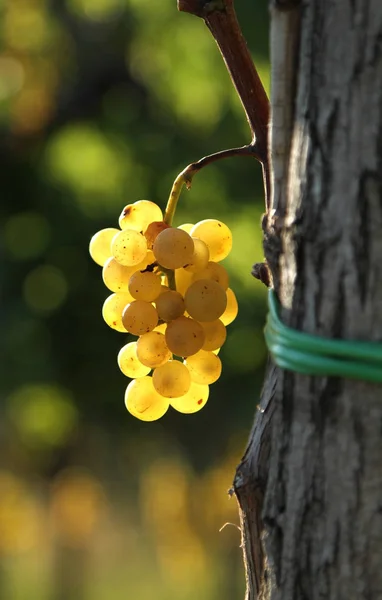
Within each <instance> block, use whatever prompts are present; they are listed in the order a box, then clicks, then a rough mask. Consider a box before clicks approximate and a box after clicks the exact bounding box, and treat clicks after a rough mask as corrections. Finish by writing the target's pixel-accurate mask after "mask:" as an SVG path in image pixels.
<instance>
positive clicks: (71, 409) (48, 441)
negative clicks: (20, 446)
mask: <svg viewBox="0 0 382 600" xmlns="http://www.w3.org/2000/svg"><path fill="white" fill-rule="evenodd" d="M8 409H9V414H10V418H11V420H12V421H13V423H14V425H15V427H16V429H17V430H18V433H19V435H20V437H21V439H22V440H23V441H24V443H26V444H27V445H29V446H33V447H41V446H42V447H45V446H61V445H62V444H65V442H66V441H67V440H68V438H69V436H70V435H71V434H72V432H73V430H74V428H75V426H76V423H77V417H78V415H77V410H76V407H75V406H74V404H73V401H72V399H71V397H70V395H69V393H68V392H67V391H66V390H64V389H62V388H60V387H58V386H55V385H49V384H27V385H25V386H22V387H20V388H18V389H17V390H16V391H15V392H13V394H11V395H10V396H9V398H8Z"/></svg>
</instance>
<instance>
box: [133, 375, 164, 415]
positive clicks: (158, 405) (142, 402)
mask: <svg viewBox="0 0 382 600" xmlns="http://www.w3.org/2000/svg"><path fill="white" fill-rule="evenodd" d="M125 405H126V408H127V410H128V411H129V412H130V413H131V414H132V415H133V416H134V417H136V418H137V419H140V420H141V421H156V420H157V419H160V418H161V417H163V415H164V414H165V413H166V412H167V410H168V407H169V401H168V400H167V398H164V397H163V396H161V395H160V394H158V392H157V391H156V389H155V388H154V385H153V381H152V378H151V377H147V376H146V377H140V378H139V379H133V381H130V383H129V385H128V386H127V388H126V392H125Z"/></svg>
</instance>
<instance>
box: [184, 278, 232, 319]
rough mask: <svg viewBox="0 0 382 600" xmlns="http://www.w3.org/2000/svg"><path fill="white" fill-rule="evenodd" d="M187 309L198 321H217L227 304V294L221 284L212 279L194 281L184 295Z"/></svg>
mask: <svg viewBox="0 0 382 600" xmlns="http://www.w3.org/2000/svg"><path fill="white" fill-rule="evenodd" d="M184 302H185V304H186V311H187V312H188V314H189V315H190V316H191V317H192V318H193V319H196V320H197V321H215V319H218V318H219V317H220V316H221V315H222V314H223V312H224V311H225V308H226V306H227V296H226V293H225V291H224V290H223V288H222V287H221V285H219V284H218V283H216V281H213V280H212V279H199V280H198V281H194V283H192V284H191V285H190V287H189V288H188V290H187V291H186V294H185V296H184Z"/></svg>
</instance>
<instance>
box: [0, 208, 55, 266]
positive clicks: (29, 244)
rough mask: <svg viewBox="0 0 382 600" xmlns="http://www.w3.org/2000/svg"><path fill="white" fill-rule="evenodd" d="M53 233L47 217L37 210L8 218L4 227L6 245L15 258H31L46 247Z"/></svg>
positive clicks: (38, 254) (39, 253)
mask: <svg viewBox="0 0 382 600" xmlns="http://www.w3.org/2000/svg"><path fill="white" fill-rule="evenodd" d="M50 235H51V228H50V225H49V223H48V221H47V219H46V218H45V217H44V216H42V215H40V214H39V213H37V212H32V211H30V212H22V213H19V214H17V215H13V216H12V217H10V218H9V219H8V221H7V222H6V224H5V227H4V242H5V247H6V249H7V251H8V253H9V254H10V255H11V257H12V258H13V259H15V260H31V259H34V258H36V257H38V256H40V255H41V254H42V253H43V252H44V251H45V249H46V247H47V245H48V243H49V241H50Z"/></svg>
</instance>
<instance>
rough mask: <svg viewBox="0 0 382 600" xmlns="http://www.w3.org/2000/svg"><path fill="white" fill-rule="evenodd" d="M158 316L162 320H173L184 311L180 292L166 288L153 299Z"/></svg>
mask: <svg viewBox="0 0 382 600" xmlns="http://www.w3.org/2000/svg"><path fill="white" fill-rule="evenodd" d="M155 306H156V307H157V311H158V315H159V318H160V319H162V321H174V319H177V318H178V317H181V316H182V315H183V313H184V310H185V306H184V300H183V296H182V294H180V293H179V292H175V291H174V290H168V291H166V292H164V293H163V294H161V295H160V296H159V297H158V298H157V299H156V301H155Z"/></svg>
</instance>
